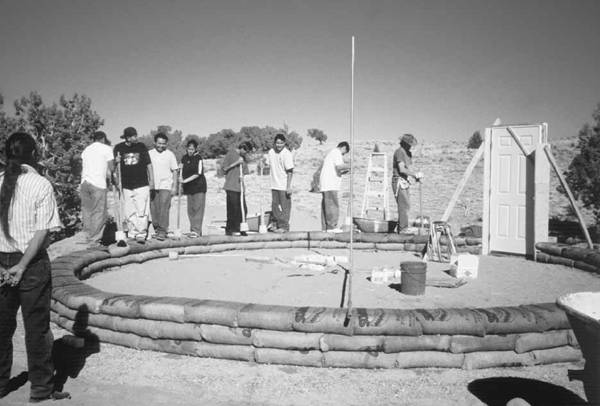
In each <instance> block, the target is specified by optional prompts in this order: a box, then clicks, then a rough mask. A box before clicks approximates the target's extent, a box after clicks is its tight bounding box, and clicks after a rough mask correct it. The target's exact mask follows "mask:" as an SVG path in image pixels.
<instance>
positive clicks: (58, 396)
mask: <svg viewBox="0 0 600 406" xmlns="http://www.w3.org/2000/svg"><path fill="white" fill-rule="evenodd" d="M62 399H71V394H70V393H69V392H52V393H51V394H49V395H48V396H44V397H41V398H39V397H35V396H31V397H30V398H29V403H41V402H45V401H47V400H62Z"/></svg>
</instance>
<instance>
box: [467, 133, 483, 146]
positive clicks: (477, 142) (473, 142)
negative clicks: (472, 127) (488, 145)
mask: <svg viewBox="0 0 600 406" xmlns="http://www.w3.org/2000/svg"><path fill="white" fill-rule="evenodd" d="M482 142H483V138H481V133H480V132H479V131H475V132H474V133H473V135H471V138H469V142H468V143H467V148H469V149H477V148H479V147H480V146H481V143H482Z"/></svg>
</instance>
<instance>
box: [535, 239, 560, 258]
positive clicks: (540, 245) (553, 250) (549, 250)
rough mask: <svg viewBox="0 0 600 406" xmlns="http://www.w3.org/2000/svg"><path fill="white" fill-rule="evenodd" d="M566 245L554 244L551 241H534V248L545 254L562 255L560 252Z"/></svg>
mask: <svg viewBox="0 0 600 406" xmlns="http://www.w3.org/2000/svg"><path fill="white" fill-rule="evenodd" d="M567 247H568V245H563V244H556V243H553V242H536V243H535V248H536V249H538V250H540V251H542V252H545V253H546V254H550V255H556V256H559V257H560V256H562V252H563V250H564V249H565V248H567Z"/></svg>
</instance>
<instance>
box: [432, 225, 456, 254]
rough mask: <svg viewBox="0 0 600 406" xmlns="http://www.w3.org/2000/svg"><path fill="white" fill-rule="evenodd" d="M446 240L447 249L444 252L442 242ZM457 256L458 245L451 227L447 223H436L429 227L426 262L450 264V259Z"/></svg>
mask: <svg viewBox="0 0 600 406" xmlns="http://www.w3.org/2000/svg"><path fill="white" fill-rule="evenodd" d="M442 239H444V240H446V241H445V245H446V249H445V250H442V247H441V244H440V241H441V240H442ZM453 254H456V245H454V238H453V237H452V231H451V230H450V225H449V224H448V223H446V222H445V221H434V222H433V224H431V226H430V227H429V241H428V242H427V251H426V252H425V257H424V260H426V261H436V262H450V257H451V256H452V255H453Z"/></svg>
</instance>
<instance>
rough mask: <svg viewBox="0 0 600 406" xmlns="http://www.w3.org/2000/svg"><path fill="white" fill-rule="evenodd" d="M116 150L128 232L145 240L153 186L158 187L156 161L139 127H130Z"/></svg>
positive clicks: (138, 238) (118, 179)
mask: <svg viewBox="0 0 600 406" xmlns="http://www.w3.org/2000/svg"><path fill="white" fill-rule="evenodd" d="M121 138H123V139H125V141H124V142H121V143H120V144H117V145H116V146H115V148H114V150H113V153H114V155H115V162H117V172H118V174H117V179H116V182H117V185H118V186H119V190H121V191H122V194H121V198H122V199H123V203H124V204H123V205H124V208H123V211H124V213H123V214H124V218H125V220H126V221H127V234H128V237H129V238H135V239H136V240H137V241H139V242H143V241H145V240H146V238H147V237H148V213H149V210H150V189H154V177H153V171H152V162H151V161H150V155H149V154H148V149H147V148H146V146H145V145H144V144H142V143H140V142H137V131H136V129H135V128H133V127H127V128H126V129H125V130H124V131H123V135H121Z"/></svg>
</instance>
